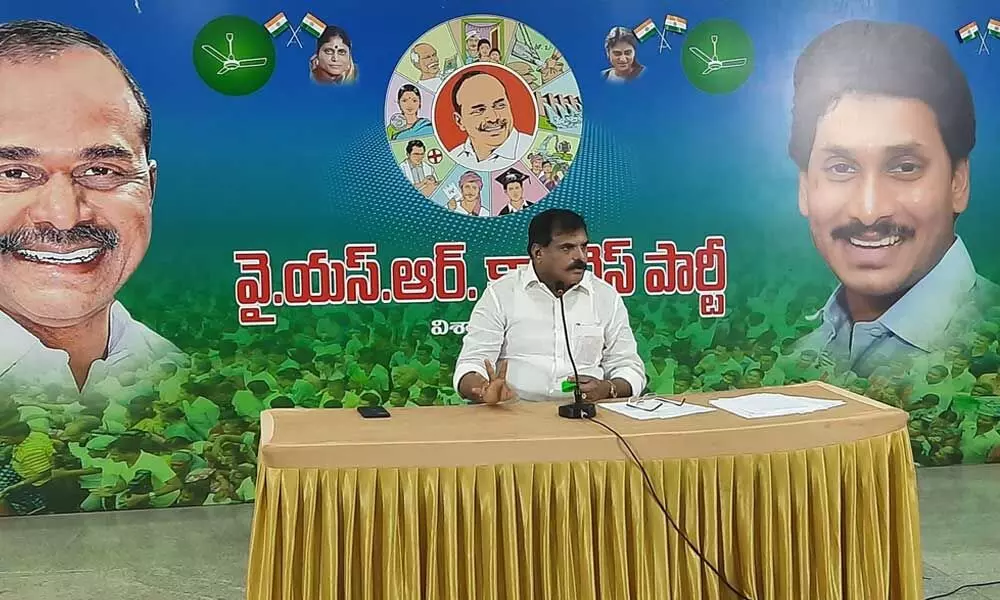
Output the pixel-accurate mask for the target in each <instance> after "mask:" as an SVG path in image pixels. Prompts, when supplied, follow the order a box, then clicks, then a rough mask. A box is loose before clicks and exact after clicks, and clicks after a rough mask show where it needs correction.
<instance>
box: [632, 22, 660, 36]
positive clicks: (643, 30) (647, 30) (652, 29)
mask: <svg viewBox="0 0 1000 600" xmlns="http://www.w3.org/2000/svg"><path fill="white" fill-rule="evenodd" d="M633 31H634V32H635V37H637V38H639V41H640V42H645V41H646V40H648V39H649V38H651V37H653V36H654V35H655V34H656V24H655V23H653V20H652V19H646V20H645V21H643V22H642V23H640V24H639V26H638V27H636V28H635V29H634V30H633Z"/></svg>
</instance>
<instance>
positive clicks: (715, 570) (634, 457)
mask: <svg viewBox="0 0 1000 600" xmlns="http://www.w3.org/2000/svg"><path fill="white" fill-rule="evenodd" d="M588 420H589V421H593V422H594V423H597V424H598V425H600V426H601V427H603V428H605V429H607V430H608V431H610V432H611V433H612V434H613V435H614V436H615V437H616V438H618V441H620V442H621V443H622V445H623V446H625V449H626V450H628V453H629V454H630V455H631V456H632V461H633V462H635V464H636V466H637V467H639V470H640V471H642V476H643V478H644V479H645V480H646V486H647V487H649V493H650V495H652V496H653V500H655V501H656V504H657V506H659V507H660V510H661V511H663V516H664V517H666V519H667V522H668V523H670V526H671V527H673V528H674V530H675V531H676V532H677V534H678V535H680V536H681V539H683V540H684V542H685V543H687V545H688V547H689V548H691V550H692V551H693V552H694V553H695V554H696V555H697V556H698V558H699V559H701V562H702V563H703V564H704V565H705V566H707V567H708V568H709V569H710V570H711V571H712V572H713V573H715V575H716V577H718V578H719V581H721V582H722V583H724V584H725V585H726V587H727V588H729V589H730V590H732V592H733V593H734V594H736V595H737V596H739V598H740V599H741V600H753V599H752V598H750V597H749V596H747V595H746V594H744V593H743V592H741V591H739V590H738V589H736V587H735V586H734V585H733V584H731V583H729V580H728V579H726V577H725V575H723V574H722V573H720V572H719V569H718V568H716V566H715V565H713V564H712V562H711V561H709V560H708V559H707V558H706V557H705V555H704V554H702V553H701V550H699V549H698V547H697V546H695V545H694V542H692V541H691V540H690V539H689V538H688V536H686V535H685V534H684V532H683V531H681V528H680V527H678V525H677V523H676V522H674V519H673V517H671V516H670V512H669V511H668V510H667V507H666V505H665V504H664V503H663V501H662V500H660V497H659V496H658V495H657V494H656V488H654V487H653V480H652V479H651V478H650V477H649V473H647V472H646V468H645V467H643V466H642V461H641V460H639V456H638V455H636V453H635V450H633V449H632V446H631V445H630V444H629V443H628V442H627V441H625V438H624V437H622V435H621V434H620V433H618V432H617V431H615V430H614V428H613V427H611V426H610V425H608V424H607V423H604V422H602V421H598V420H597V419H595V418H593V417H591V418H589V419H588ZM928 600H930V599H928Z"/></svg>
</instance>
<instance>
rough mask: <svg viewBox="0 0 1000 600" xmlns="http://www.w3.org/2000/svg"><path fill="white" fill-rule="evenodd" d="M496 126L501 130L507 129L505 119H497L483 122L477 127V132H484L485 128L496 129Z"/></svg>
mask: <svg viewBox="0 0 1000 600" xmlns="http://www.w3.org/2000/svg"><path fill="white" fill-rule="evenodd" d="M497 125H499V126H500V127H501V128H503V129H506V128H507V119H497V120H496V121H484V122H483V123H482V124H481V125H480V126H479V131H486V128H487V127H496V126H497Z"/></svg>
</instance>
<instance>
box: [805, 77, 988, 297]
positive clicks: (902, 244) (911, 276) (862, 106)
mask: <svg viewBox="0 0 1000 600" xmlns="http://www.w3.org/2000/svg"><path fill="white" fill-rule="evenodd" d="M968 200H969V165H968V162H967V161H962V162H960V163H959V164H957V165H956V166H955V169H954V170H953V169H952V165H951V160H950V158H949V156H948V152H947V150H946V148H945V146H944V141H943V140H942V138H941V132H940V130H939V129H938V123H937V119H936V117H935V115H934V112H933V111H932V110H931V108H930V107H929V106H927V105H926V104H924V103H923V102H921V101H918V100H912V99H902V98H890V97H885V96H861V95H856V94H849V95H846V96H844V97H843V98H841V99H840V100H839V101H838V102H836V103H835V104H834V105H833V108H831V109H830V110H829V112H827V114H826V115H824V116H823V117H821V118H820V119H819V122H818V123H817V126H816V138H815V142H814V143H813V148H812V153H811V154H810V156H809V165H808V168H807V170H806V172H804V173H801V174H800V177H799V211H800V212H801V213H802V215H803V216H805V217H806V218H807V219H809V229H810V233H811V234H812V238H813V242H814V243H815V245H816V248H817V250H819V252H820V254H822V255H823V258H824V259H825V260H826V262H827V264H828V265H829V266H830V268H831V269H832V270H833V272H834V273H835V274H836V275H837V277H838V278H839V279H840V281H841V282H842V283H843V284H844V286H845V287H846V288H847V289H848V290H849V291H852V292H855V293H858V294H863V295H868V296H890V295H893V294H899V293H902V292H904V291H905V290H906V289H908V288H909V287H910V286H912V285H913V284H914V283H916V282H917V281H918V280H919V279H920V278H921V277H923V276H924V275H926V274H927V272H929V271H930V270H931V269H932V268H933V267H934V265H935V264H937V261H938V260H940V258H941V256H942V255H943V254H944V253H945V252H946V251H947V249H948V248H949V247H950V245H951V244H952V242H953V240H954V235H955V233H954V215H955V214H957V213H961V212H962V211H964V210H965V208H966V206H967V205H968Z"/></svg>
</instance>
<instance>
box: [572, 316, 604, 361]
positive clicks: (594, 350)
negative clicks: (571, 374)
mask: <svg viewBox="0 0 1000 600" xmlns="http://www.w3.org/2000/svg"><path fill="white" fill-rule="evenodd" d="M603 353H604V328H603V327H601V326H600V325H598V324H596V323H577V324H575V325H574V326H573V358H575V359H576V362H577V363H578V365H577V366H580V365H597V364H600V362H601V355H602V354H603Z"/></svg>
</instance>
